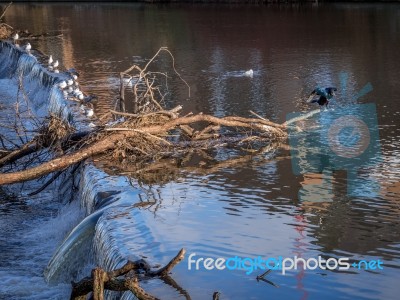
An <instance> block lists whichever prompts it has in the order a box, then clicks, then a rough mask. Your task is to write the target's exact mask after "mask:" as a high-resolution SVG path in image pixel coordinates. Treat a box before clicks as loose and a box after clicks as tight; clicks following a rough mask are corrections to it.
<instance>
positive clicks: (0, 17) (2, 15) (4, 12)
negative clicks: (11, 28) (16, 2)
mask: <svg viewBox="0 0 400 300" xmlns="http://www.w3.org/2000/svg"><path fill="white" fill-rule="evenodd" d="M11 4H12V2H10V3H8V4H7V6H6V8H5V9H4V10H3V13H2V14H1V16H0V20H2V19H3V17H4V15H5V14H6V12H7V9H8V8H9V7H10V6H11Z"/></svg>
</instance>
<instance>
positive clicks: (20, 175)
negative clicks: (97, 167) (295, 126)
mask: <svg viewBox="0 0 400 300" xmlns="http://www.w3.org/2000/svg"><path fill="white" fill-rule="evenodd" d="M200 122H206V123H211V124H214V125H219V126H225V127H235V128H249V129H253V130H255V131H258V132H260V133H263V134H269V135H271V136H273V137H274V138H277V139H282V138H286V137H287V134H286V132H285V131H283V127H282V125H280V124H275V123H273V122H269V121H265V120H261V119H246V118H241V117H225V118H217V117H214V116H211V115H205V114H198V115H193V116H188V117H181V118H177V119H172V120H169V121H167V122H165V123H164V124H161V125H160V124H157V125H150V126H142V127H140V126H139V127H137V128H134V130H129V129H128V127H127V129H126V131H123V133H119V132H116V133H112V134H111V135H106V136H105V137H103V138H101V139H100V140H97V141H95V142H93V143H91V144H90V145H88V146H86V147H83V148H81V149H79V150H77V151H75V152H72V153H70V154H66V155H64V156H62V157H59V158H55V159H53V160H50V161H48V162H45V163H42V164H41V165H39V166H36V167H33V168H30V169H27V170H23V171H18V172H14V173H5V174H2V176H1V177H0V185H4V184H10V183H16V182H22V181H27V180H32V179H35V178H39V177H41V176H44V175H47V174H49V173H51V172H56V171H60V170H64V169H65V168H67V167H68V166H70V165H73V164H75V163H78V162H80V161H82V160H84V159H87V158H89V157H92V156H94V155H97V154H100V153H104V152H106V151H108V150H111V149H115V148H117V147H118V143H120V142H121V141H125V140H127V139H129V138H133V137H138V135H141V136H149V135H153V136H154V138H155V137H156V136H166V135H167V134H168V132H169V131H170V130H172V129H175V128H176V127H179V126H181V125H189V124H193V123H200ZM119 126H120V125H119ZM160 139H161V138H159V137H157V140H160ZM163 141H165V144H169V142H168V141H166V140H163ZM142 151H143V150H142ZM144 153H146V151H144ZM146 154H147V153H146Z"/></svg>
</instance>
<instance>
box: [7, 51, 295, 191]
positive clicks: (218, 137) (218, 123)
mask: <svg viewBox="0 0 400 300" xmlns="http://www.w3.org/2000/svg"><path fill="white" fill-rule="evenodd" d="M160 52H167V53H168V54H169V55H170V56H171V57H172V60H173V56H172V54H171V53H170V52H169V50H168V49H166V48H161V49H160V50H159V51H158V52H157V53H156V55H155V56H154V57H153V58H152V59H151V60H150V61H149V62H148V63H147V64H146V65H145V67H144V68H143V69H142V68H140V67H139V66H136V65H134V66H132V67H130V68H129V69H127V70H126V71H124V72H121V75H120V82H121V84H120V97H119V99H118V101H116V105H115V107H119V108H120V111H116V110H115V109H110V111H109V113H107V114H105V115H103V116H101V117H100V118H99V120H98V122H97V127H96V128H95V129H94V130H93V131H92V132H74V130H73V128H71V126H70V125H69V124H66V123H65V122H64V121H62V120H61V119H59V118H57V117H56V116H51V117H50V118H48V119H47V120H46V121H45V122H42V124H41V126H40V128H38V129H37V130H36V132H37V134H36V135H35V136H33V138H31V139H30V140H29V141H27V142H26V143H25V144H23V145H21V146H19V147H18V148H16V149H11V150H10V149H3V150H4V154H3V157H1V158H0V167H1V166H4V165H7V164H10V163H16V162H18V161H19V160H20V159H21V158H24V157H25V156H27V155H32V154H34V153H35V152H37V151H39V150H43V149H46V148H48V149H49V151H52V150H56V151H53V152H56V153H57V155H56V156H55V157H53V158H52V159H50V160H48V161H45V162H41V163H40V164H38V165H37V166H34V167H31V168H27V169H23V170H19V171H15V172H10V173H2V174H1V176H0V185H5V184H11V183H17V182H23V181H27V180H32V179H36V178H39V177H42V176H44V175H47V174H49V173H52V172H59V171H62V170H64V169H66V168H68V167H69V166H71V165H74V164H76V163H78V162H81V161H83V160H85V159H87V158H89V157H93V156H96V155H108V156H112V157H113V158H118V159H128V160H129V161H130V162H132V163H134V162H138V161H146V162H150V161H151V162H153V163H154V162H156V161H158V160H160V159H162V158H165V157H171V156H176V155H184V154H185V153H188V152H189V151H190V150H191V149H194V148H202V149H207V148H212V147H216V146H221V145H222V144H223V143H222V142H220V141H223V140H229V139H230V140H232V141H234V143H236V144H244V143H247V144H254V143H256V142H260V141H263V143H265V142H267V143H272V142H273V141H282V140H284V139H285V138H286V137H287V134H286V131H285V128H286V125H285V124H277V123H274V122H272V121H269V120H267V119H265V118H263V117H261V116H259V115H257V114H256V113H254V112H251V113H252V114H253V115H254V116H255V117H253V118H244V117H237V116H227V117H222V118H218V117H215V116H211V115H207V114H202V113H199V114H196V115H193V114H192V113H189V114H186V115H184V116H180V115H179V114H180V112H181V110H182V106H177V107H175V108H173V109H170V110H167V109H165V108H164V107H163V105H162V101H163V99H164V94H163V93H162V91H161V89H160V87H159V86H158V85H156V82H160V78H159V77H164V78H165V79H166V78H168V76H167V75H166V74H164V73H160V72H154V71H149V66H150V64H151V63H152V62H153V61H154V59H155V57H156V56H157V55H159V54H160ZM173 70H174V72H175V73H176V74H177V75H178V76H179V78H181V77H180V75H179V74H178V73H177V72H176V70H175V67H174V65H173ZM127 83H128V84H129V83H132V89H131V91H132V93H133V97H131V98H132V99H133V100H132V101H133V102H134V105H133V107H134V112H133V113H129V112H126V111H125V102H126V97H125V96H126V89H127V86H128V84H127ZM185 84H186V82H185ZM189 93H190V89H189ZM118 103H119V105H118ZM110 120H114V122H111V121H110ZM36 123H38V122H36ZM195 128H196V129H195ZM17 130H20V129H19V128H16V127H15V131H17Z"/></svg>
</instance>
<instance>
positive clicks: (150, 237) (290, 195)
mask: <svg viewBox="0 0 400 300" xmlns="http://www.w3.org/2000/svg"><path fill="white" fill-rule="evenodd" d="M5 22H7V23H8V24H11V25H13V26H14V27H16V28H28V29H29V30H30V31H32V32H33V33H34V34H39V33H42V32H53V31H54V32H62V33H63V38H62V39H59V38H51V39H46V40H34V41H31V44H32V45H33V47H34V48H37V49H39V50H41V51H42V52H44V53H46V54H53V56H55V57H56V58H57V59H59V60H60V61H61V63H62V65H64V66H65V67H66V68H71V67H74V68H76V69H77V70H79V72H80V74H81V76H80V85H81V86H82V88H83V89H84V90H86V91H90V92H92V93H95V94H97V95H98V96H99V98H100V99H99V102H98V104H97V106H96V109H97V112H98V113H101V112H104V111H106V110H107V109H108V108H109V107H110V105H112V103H113V100H114V99H115V97H116V95H117V91H118V79H117V78H118V72H120V71H123V70H125V69H127V68H128V67H129V66H130V65H131V64H133V63H144V62H145V61H146V59H149V58H150V57H152V55H153V54H154V53H155V52H156V51H157V50H158V48H159V47H161V46H167V47H168V48H169V49H170V50H171V51H172V53H173V54H174V56H175V60H176V64H177V69H178V71H179V72H180V73H181V75H182V76H183V77H184V78H185V79H186V81H187V82H188V83H189V85H190V86H191V97H190V98H188V94H187V89H186V86H185V85H183V84H182V83H181V82H180V81H179V80H178V79H177V78H174V77H172V78H171V79H170V81H169V87H170V94H169V96H168V97H167V99H166V102H167V105H168V107H173V106H174V105H178V104H183V106H184V111H185V112H190V111H192V112H194V113H197V112H206V113H210V114H214V115H217V116H225V115H240V116H250V114H249V110H253V111H255V112H257V113H258V114H260V115H263V116H265V117H267V118H270V119H272V120H274V121H278V122H284V121H285V120H286V118H287V114H289V113H293V112H306V111H310V110H312V109H314V108H315V107H314V106H312V105H307V104H306V103H305V101H304V99H305V98H306V97H307V96H308V94H309V93H310V92H311V91H312V90H313V89H314V88H315V87H316V86H336V87H338V94H337V97H336V100H335V101H333V102H332V108H333V109H335V110H336V111H338V110H340V109H341V108H343V107H344V109H346V110H347V109H350V108H351V107H359V105H361V104H366V103H372V104H375V105H376V122H377V125H371V126H375V127H376V128H378V129H379V139H376V138H375V139H374V140H372V139H371V143H375V144H376V143H377V144H379V145H380V152H379V153H378V154H376V155H375V157H373V159H372V160H373V161H374V164H373V165H372V166H368V167H365V166H364V165H362V166H363V167H362V168H361V169H360V170H359V172H357V170H356V172H354V169H350V168H347V169H346V168H345V167H344V168H345V169H344V170H342V169H339V170H337V169H335V168H334V167H335V166H333V169H335V170H331V169H329V168H324V164H323V162H321V165H318V166H317V169H315V168H314V167H315V164H314V162H312V161H311V160H313V158H312V159H311V160H310V161H309V158H308V155H309V154H310V151H311V153H313V152H312V151H317V152H318V149H314V148H312V145H311V146H310V147H304V145H309V144H307V143H306V142H304V143H303V142H302V141H303V140H302V139H301V138H299V139H296V140H295V142H293V140H291V141H292V142H291V144H290V146H291V148H290V149H289V147H288V146H285V147H282V148H279V149H276V150H274V151H269V152H267V153H264V154H263V155H262V157H261V158H260V157H258V158H257V159H253V160H249V161H247V162H244V163H242V164H240V165H239V166H238V167H226V168H220V169H218V170H216V171H213V172H208V173H206V172H205V173H203V174H198V173H197V174H196V173H191V172H187V174H186V175H185V176H182V177H179V178H177V179H174V180H171V181H169V182H168V183H163V184H143V183H138V182H137V181H135V180H132V181H131V183H130V184H132V185H133V186H134V187H135V188H137V189H138V190H139V196H140V197H141V199H142V200H151V201H156V205H155V206H152V207H151V208H149V209H143V210H139V211H138V210H133V209H132V210H125V211H121V209H120V210H114V211H111V212H109V213H108V214H107V215H106V216H103V218H106V219H108V224H112V220H116V221H118V227H114V228H112V230H111V229H110V230H109V232H108V234H109V235H110V236H112V237H113V238H114V239H117V240H118V241H119V247H120V249H119V250H120V252H121V253H125V254H127V255H128V254H129V253H133V254H134V255H144V256H147V257H148V258H149V259H150V260H151V261H153V262H158V263H161V264H165V263H166V262H168V260H169V259H170V258H171V257H173V256H174V255H175V254H176V252H177V251H178V250H179V249H180V248H182V247H184V248H186V249H187V255H186V259H185V260H184V261H183V262H182V263H181V264H179V265H178V266H177V267H176V268H175V269H174V270H173V273H172V276H173V278H174V279H175V280H176V282H178V283H179V284H180V285H181V286H182V287H183V288H184V289H186V290H187V291H188V292H189V293H190V295H191V297H192V299H211V298H212V294H213V292H214V291H220V292H221V299H266V298H269V299H322V298H324V299H397V297H398V294H399V293H400V286H399V284H398V281H399V271H400V221H399V220H400V171H399V167H400V150H399V149H400V141H399V137H400V126H399V124H400V121H399V118H400V99H399V96H398V91H399V90H400V81H399V78H400V59H398V49H400V6H399V5H378V4H376V5H369V4H368V5H346V4H340V5H339V4H338V5H329V6H319V7H316V6H313V7H311V6H306V7H302V6H295V7H287V6H279V7H268V8H266V7H265V8H264V7H251V6H250V7H237V6H182V7H176V6H175V7H164V6H160V7H158V6H142V5H129V4H114V5H111V4H110V5H106V4H102V5H95V4H83V3H79V4H44V5H42V4H41V5H36V4H15V5H13V7H12V9H10V11H9V12H7V17H6V19H5ZM157 65H158V66H159V67H165V68H167V67H168V66H169V65H170V60H169V58H168V57H166V56H163V57H162V58H160V59H159V60H158V61H157ZM249 69H253V70H254V76H253V78H249V77H246V76H243V74H244V72H245V71H246V70H249ZM368 83H370V84H371V85H372V90H371V91H370V92H368V93H366V94H365V95H363V93H361V94H359V92H360V91H362V88H363V87H364V86H365V85H366V84H368ZM366 91H367V90H366ZM359 96H361V97H359ZM366 115H367V119H368V118H371V120H375V119H374V114H373V111H367V113H366ZM371 115H372V117H371ZM329 116H331V113H330V112H329V111H326V112H323V113H322V114H321V118H320V119H319V121H318V122H321V123H323V122H324V120H325V121H326V120H328V119H329ZM366 122H367V123H368V122H369V121H366ZM368 124H369V123H368ZM303 126H305V128H304V129H305V130H306V131H305V133H302V134H303V136H306V137H307V128H308V126H310V124H309V123H305V124H303ZM319 130H320V129H319V128H318V127H317V129H315V130H314V131H313V132H314V133H315V132H317V133H319V132H320V131H319ZM290 150H291V151H290ZM214 154H215V158H216V159H217V160H218V159H226V157H228V156H229V155H233V154H234V153H233V152H230V151H218V152H216V153H214ZM313 157H315V155H314V156H313ZM198 159H199V160H201V159H204V158H198ZM296 161H300V163H299V165H300V169H301V170H302V171H301V172H298V170H297V169H296V168H293V167H292V163H293V164H294V165H295V164H296ZM360 164H361V163H360ZM330 166H332V165H330ZM318 167H320V168H318ZM352 168H354V166H353V167H352ZM346 171H348V172H347V173H349V174H350V173H351V174H353V175H354V176H355V177H356V178H354V177H350V176H348V174H347V173H346ZM354 185H355V188H354V189H353V187H354ZM350 187H352V188H350ZM2 201H4V203H6V200H2ZM0 205H1V206H0V218H1V219H2V220H8V219H7V218H11V217H10V216H11V214H10V211H13V212H15V213H17V212H18V209H19V208H18V207H17V208H13V207H10V205H6V204H4V205H3V203H0ZM73 210H74V211H75V213H76V214H78V209H77V208H74V209H73ZM24 211H25V210H24ZM63 212H64V214H65V210H64V211H63ZM61 215H62V213H61ZM29 216H30V218H32V220H33V221H32V222H30V223H29V225H30V226H29V228H30V229H29V230H28V231H27V232H31V231H32V230H33V229H32V227H31V225H32V224H34V219H35V215H34V214H30V215H29ZM39 217H40V216H39ZM72 219H73V218H72ZM69 220H70V218H65V221H66V222H67V221H69ZM15 222H16V221H14V223H12V222H11V223H10V222H8V221H7V222H6V221H5V222H2V223H0V224H2V225H1V226H2V228H3V226H5V227H4V228H5V229H2V230H5V232H6V234H7V233H8V234H11V233H12V232H14V231H13V230H16V229H15V228H14V227H13V226H11V225H10V224H17V223H15ZM3 223H4V225H3ZM51 224H53V223H51ZM15 226H16V225H15ZM26 226H27V225H26ZM47 227H51V226H50V225H47ZM47 227H46V226H45V229H43V232H44V233H43V235H44V234H47V233H46V232H47V231H46V230H48V229H46V228H47ZM61 227H62V226H61V225H60V228H61ZM66 227H67V226H66ZM17 230H19V231H18V232H26V231H24V230H25V229H23V228H22V229H21V228H20V229H17ZM60 231H61V232H63V231H62V230H61V229H60ZM25 234H26V233H25ZM54 234H55V233H54V229H53V231H52V232H51V233H49V235H50V236H52V235H54ZM63 234H64V233H63ZM40 236H41V235H39V237H40ZM62 236H64V235H62ZM59 239H60V238H59ZM0 241H2V244H3V246H2V247H1V248H0V249H1V252H2V254H1V255H2V256H3V255H5V257H7V258H8V257H11V258H9V259H14V260H18V259H20V258H21V257H22V258H23V259H27V257H29V256H30V253H29V249H30V248H29V247H28V249H25V250H24V251H25V252H23V253H22V254H18V251H14V250H13V249H12V248H11V246H10V244H11V242H7V241H5V240H4V241H3V240H0ZM20 243H33V247H32V253H31V255H32V256H35V251H37V249H38V248H40V247H39V246H40V245H38V243H37V241H36V242H34V241H32V238H26V239H25V240H24V238H22V239H21V240H20ZM43 247H46V243H44V244H43ZM52 247H53V248H54V246H52ZM20 248H21V247H19V248H18V247H17V249H20ZM50 248H51V247H50ZM35 249H36V250H35ZM14 253H15V254H14ZM191 253H196V255H197V257H204V258H206V257H212V258H214V259H215V258H218V257H222V258H229V257H234V256H240V257H250V258H256V257H257V256H262V257H263V258H269V257H279V256H282V257H294V256H298V257H302V258H306V259H307V258H317V257H318V256H322V257H324V258H329V257H335V258H339V257H348V258H350V262H351V263H353V262H356V263H357V262H359V261H361V260H380V261H381V262H382V263H383V269H376V270H368V271H366V270H358V269H356V268H350V270H348V271H329V270H321V269H316V270H303V269H302V268H301V267H300V268H299V269H297V270H291V271H288V272H287V274H285V275H282V274H281V272H280V271H273V272H272V273H270V274H269V275H268V277H267V279H269V280H271V281H272V282H273V283H275V284H276V285H278V286H279V287H280V288H276V287H274V286H272V285H270V284H268V283H266V282H263V281H260V282H257V281H256V279H255V277H256V275H259V274H260V273H262V272H261V271H260V270H257V271H254V272H253V273H252V274H250V275H246V274H245V273H246V272H245V271H244V270H232V271H229V270H223V271H217V270H211V271H208V270H205V269H204V268H202V269H201V270H198V271H195V270H193V269H192V270H190V271H189V270H188V260H187V257H188V255H189V254H191ZM46 255H47V256H49V254H45V255H44V256H43V257H44V258H42V259H37V260H36V261H33V262H32V266H33V267H34V268H35V269H36V270H39V271H41V270H43V269H44V267H45V265H46V264H47V261H46ZM50 255H51V254H50ZM49 258H50V257H48V259H49ZM5 261H7V260H6V259H5V258H4V257H2V258H1V259H0V262H1V263H2V265H1V273H0V276H1V278H10V277H9V275H8V274H7V273H8V270H9V269H7V268H9V267H8V266H7V265H5V263H4V262H5ZM28 265H29V264H28ZM21 266H22V267H26V265H23V264H22V265H21ZM22 267H21V268H22ZM10 272H11V271H10ZM19 274H20V275H19V276H20V277H18V276H17V277H16V278H23V280H22V282H24V280H25V282H26V281H28V280H30V279H29V278H28V277H29V276H26V277H25V278H24V276H23V275H21V274H23V273H22V271H21V272H20V273H19ZM34 275H35V276H36V277H38V278H39V279H37V280H41V279H40V272H37V274H34ZM32 276H33V275H32ZM36 277H35V278H36ZM3 280H4V279H2V281H3ZM30 281H32V280H30ZM11 283H13V284H16V285H17V289H21V290H23V289H24V288H23V287H22V285H23V283H21V280H17V279H16V280H14V281H12V282H11ZM145 287H146V289H148V290H149V291H150V292H152V293H154V294H155V295H157V296H159V297H164V298H167V299H177V298H179V297H180V298H183V296H182V295H179V293H178V292H177V291H175V290H174V289H172V288H166V287H165V285H163V284H162V283H161V282H158V281H154V282H151V281H150V282H149V283H147V284H146V285H145ZM65 288H66V287H65V286H63V287H62V288H57V289H55V290H54V294H52V295H51V296H48V295H47V294H46V293H44V292H43V291H42V290H43V289H44V288H43V289H38V290H35V289H33V290H32V295H29V292H28V291H27V292H26V293H28V294H27V295H26V294H24V295H23V296H24V297H25V298H26V299H29V298H38V299H43V298H49V299H52V298H60V299H62V298H63V297H67V296H65V294H64V293H65ZM41 293H42V294H41ZM50 293H51V291H50ZM2 295H7V296H8V299H20V298H23V297H22V296H18V295H19V294H18V293H17V292H15V293H14V294H13V289H6V288H3V287H1V288H0V298H1V297H2ZM10 297H11V298H10ZM125 297H126V298H128V297H127V296H125Z"/></svg>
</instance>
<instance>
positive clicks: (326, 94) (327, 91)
mask: <svg viewBox="0 0 400 300" xmlns="http://www.w3.org/2000/svg"><path fill="white" fill-rule="evenodd" d="M336 91H337V89H336V88H335V87H327V88H316V89H315V90H313V91H312V92H311V94H310V96H309V97H308V100H307V103H318V104H319V106H324V105H326V107H328V104H329V100H330V99H332V97H333V96H335V92H336ZM316 96H319V98H317V97H316Z"/></svg>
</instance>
